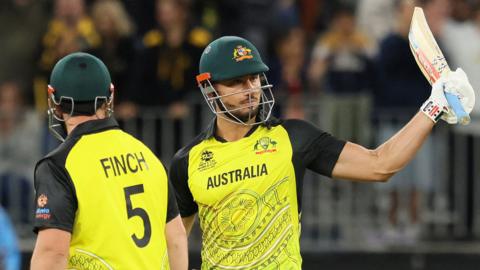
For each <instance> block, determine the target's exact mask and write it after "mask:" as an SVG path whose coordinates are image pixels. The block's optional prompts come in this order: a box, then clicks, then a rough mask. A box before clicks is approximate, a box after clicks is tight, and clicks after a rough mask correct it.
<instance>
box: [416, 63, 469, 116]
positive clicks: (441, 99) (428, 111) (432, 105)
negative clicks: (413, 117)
mask: <svg viewBox="0 0 480 270" xmlns="http://www.w3.org/2000/svg"><path fill="white" fill-rule="evenodd" d="M445 92H447V93H450V94H453V95H455V96H457V97H458V99H459V100H460V103H461V104H462V107H463V109H464V110H465V112H466V113H468V114H470V112H471V111H472V110H473V106H474V105H475V92H474V91H473V88H472V86H471V85H470V82H469V81H468V78H467V75H466V74H465V72H464V71H463V70H462V69H461V68H458V69H457V70H456V71H452V72H450V73H448V74H445V75H443V76H442V77H440V79H438V80H437V81H436V82H435V83H434V84H433V86H432V94H431V95H430V98H428V100H427V101H426V102H425V103H424V104H423V105H422V107H421V109H420V110H421V111H422V112H423V113H425V115H427V116H428V117H429V118H430V119H432V121H433V122H435V123H436V122H437V121H438V120H439V119H440V118H441V119H442V120H444V121H446V122H447V123H449V124H457V123H458V118H457V116H456V115H455V112H454V111H453V109H452V108H451V106H450V105H449V104H448V101H447V99H446V98H445Z"/></svg>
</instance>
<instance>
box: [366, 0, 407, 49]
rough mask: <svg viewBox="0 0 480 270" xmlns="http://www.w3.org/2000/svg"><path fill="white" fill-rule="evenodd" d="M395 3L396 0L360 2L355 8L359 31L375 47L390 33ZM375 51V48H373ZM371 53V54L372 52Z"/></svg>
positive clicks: (367, 0)
mask: <svg viewBox="0 0 480 270" xmlns="http://www.w3.org/2000/svg"><path fill="white" fill-rule="evenodd" d="M395 2H398V0H360V1H358V7H357V23H358V26H359V29H360V30H361V31H362V33H364V34H365V35H367V36H368V38H369V39H370V40H371V41H372V44H373V45H374V46H376V45H377V44H378V43H380V41H381V40H382V39H383V38H384V37H385V36H386V35H387V34H389V33H391V32H392V30H393V27H394V24H395V22H394V21H395V20H392V18H393V17H394V14H395V7H394V5H395ZM374 50H375V51H376V50H377V48H374ZM372 53H373V52H372Z"/></svg>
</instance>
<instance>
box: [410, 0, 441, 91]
mask: <svg viewBox="0 0 480 270" xmlns="http://www.w3.org/2000/svg"><path fill="white" fill-rule="evenodd" d="M408 40H409V41H410V49H411V50H412V53H413V56H414V57H415V61H417V64H418V66H419V67H420V70H421V71H422V73H423V75H424V76H425V78H426V79H427V80H428V81H429V82H430V84H433V83H434V82H436V81H437V80H438V79H439V78H440V76H441V75H442V74H443V73H445V72H450V67H449V66H448V63H447V61H446V60H445V57H444V56H443V53H442V51H441V50H440V48H439V47H438V44H437V42H436V41H435V38H434V37H433V34H432V32H431V31H430V28H429V27H428V24H427V21H426V19H425V15H424V13H423V10H422V9H421V8H419V7H416V8H415V11H414V12H413V17H412V23H411V25H410V32H409V34H408Z"/></svg>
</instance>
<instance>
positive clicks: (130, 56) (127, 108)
mask: <svg viewBox="0 0 480 270" xmlns="http://www.w3.org/2000/svg"><path fill="white" fill-rule="evenodd" d="M92 19H93V22H94V23H95V27H96V29H97V32H98V34H99V35H100V38H101V41H100V45H99V46H98V47H96V48H93V49H91V50H88V52H90V53H91V54H93V55H95V56H97V57H98V58H100V59H102V61H103V62H104V63H105V65H106V66H107V67H108V69H109V70H110V74H111V76H112V81H114V82H115V90H116V91H115V99H116V101H117V102H118V103H119V104H118V105H117V106H116V107H115V113H116V115H117V116H118V117H119V118H130V117H133V116H134V115H135V114H136V108H135V106H134V105H133V103H132V102H131V101H132V99H133V97H132V91H129V90H128V89H127V88H128V87H129V86H130V82H129V79H130V78H131V75H132V72H133V62H134V53H135V48H134V40H133V31H134V26H133V24H132V21H131V19H130V17H129V16H128V14H127V12H126V11H125V8H124V6H123V5H122V3H121V2H120V1H119V0H100V1H97V2H95V3H94V4H93V6H92Z"/></svg>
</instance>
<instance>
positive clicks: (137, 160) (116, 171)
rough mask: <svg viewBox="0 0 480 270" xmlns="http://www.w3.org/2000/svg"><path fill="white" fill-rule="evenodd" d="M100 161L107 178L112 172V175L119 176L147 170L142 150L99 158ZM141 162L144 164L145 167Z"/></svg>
mask: <svg viewBox="0 0 480 270" xmlns="http://www.w3.org/2000/svg"><path fill="white" fill-rule="evenodd" d="M100 163H101V164H102V167H103V171H104V172H105V176H106V177H107V178H109V177H110V176H111V174H112V173H113V175H114V176H120V175H123V174H127V173H136V172H138V171H139V170H140V171H143V170H144V169H146V170H148V164H147V161H146V160H145V157H144V156H143V153H142V152H138V153H126V154H120V155H116V156H111V157H106V158H102V159H100ZM142 164H143V165H145V168H144V166H143V165H142ZM109 172H110V173H109Z"/></svg>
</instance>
